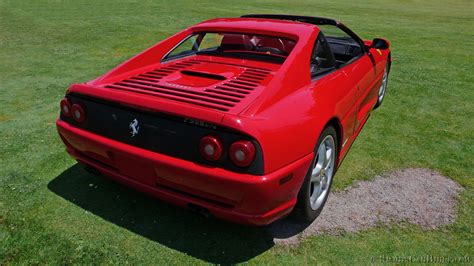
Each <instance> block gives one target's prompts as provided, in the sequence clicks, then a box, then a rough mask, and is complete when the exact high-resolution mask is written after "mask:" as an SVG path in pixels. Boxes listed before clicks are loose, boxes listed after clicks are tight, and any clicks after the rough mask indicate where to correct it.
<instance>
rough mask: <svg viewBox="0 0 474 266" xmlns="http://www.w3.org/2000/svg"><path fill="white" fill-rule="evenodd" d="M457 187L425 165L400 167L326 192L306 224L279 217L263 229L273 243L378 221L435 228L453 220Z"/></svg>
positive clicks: (349, 229) (350, 229) (360, 227)
mask: <svg viewBox="0 0 474 266" xmlns="http://www.w3.org/2000/svg"><path fill="white" fill-rule="evenodd" d="M336 178H337V177H336ZM461 190H462V187H461V186H460V185H459V184H458V183H456V182H455V181H453V180H451V179H450V178H448V177H445V176H443V175H440V174H439V173H437V172H434V171H431V170H428V169H405V170H400V171H396V172H393V173H391V174H389V175H387V176H377V177H375V179H374V180H372V181H360V182H358V183H356V184H355V185H354V186H353V187H350V188H348V189H346V190H344V191H341V192H336V193H331V194H330V196H329V199H328V202H327V203H326V206H325V207H324V209H323V212H322V213H321V215H320V216H319V217H318V218H317V219H316V220H315V221H314V222H313V223H312V224H310V225H308V224H298V223H295V222H294V221H291V219H284V220H281V221H278V222H276V223H274V224H272V225H270V226H269V227H268V233H269V234H271V235H272V236H273V238H274V240H275V242H276V243H280V244H296V243H298V242H299V240H300V239H302V238H305V237H307V236H311V235H316V234H321V233H336V232H340V231H347V232H357V231H360V230H364V229H367V228H370V227H373V226H375V225H377V224H380V223H383V224H389V223H396V222H409V223H413V224H417V225H420V226H422V227H423V228H428V229H430V228H436V227H438V226H441V225H445V224H449V223H452V222H454V220H455V218H456V204H457V200H458V195H459V192H460V191H461Z"/></svg>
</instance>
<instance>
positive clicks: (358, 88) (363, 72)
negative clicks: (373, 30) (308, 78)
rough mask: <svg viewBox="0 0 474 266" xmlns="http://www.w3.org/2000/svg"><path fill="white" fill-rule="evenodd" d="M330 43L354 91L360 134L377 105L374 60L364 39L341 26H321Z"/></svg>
mask: <svg viewBox="0 0 474 266" xmlns="http://www.w3.org/2000/svg"><path fill="white" fill-rule="evenodd" d="M319 27H320V29H321V31H322V32H323V34H324V35H325V36H326V39H327V41H328V43H329V47H330V49H331V52H332V53H333V56H334V58H335V59H336V64H337V67H338V68H339V69H340V70H341V71H343V72H344V73H345V74H346V75H347V78H348V79H349V82H348V83H347V86H349V87H350V88H351V91H352V92H353V94H351V95H353V97H354V101H353V102H352V104H353V108H354V109H355V110H352V111H354V112H355V116H354V118H355V121H354V132H357V131H358V130H359V129H360V127H361V126H362V125H363V123H364V121H365V120H366V119H367V116H368V115H369V113H370V110H371V109H372V107H373V105H374V104H375V102H374V98H375V97H374V95H373V91H374V90H373V88H374V82H373V81H374V78H375V74H376V73H375V70H376V68H375V61H374V60H373V58H371V57H370V56H369V55H368V54H367V53H366V52H365V48H364V43H363V42H362V40H361V39H360V38H359V37H358V36H357V35H356V34H355V33H353V32H352V31H351V30H349V29H348V28H347V27H345V26H344V25H342V24H337V25H320V26H319Z"/></svg>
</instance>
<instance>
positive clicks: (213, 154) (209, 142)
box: [199, 136, 223, 161]
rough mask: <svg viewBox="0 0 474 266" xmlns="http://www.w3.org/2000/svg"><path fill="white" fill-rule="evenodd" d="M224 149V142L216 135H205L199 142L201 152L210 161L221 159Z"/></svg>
mask: <svg viewBox="0 0 474 266" xmlns="http://www.w3.org/2000/svg"><path fill="white" fill-rule="evenodd" d="M222 151H223V149H222V142H221V141H220V140H219V138H217V137H215V136H205V137H204V138H202V139H201V141H200V142H199V153H201V156H202V157H204V159H206V160H208V161H217V160H219V158H220V157H221V155H222Z"/></svg>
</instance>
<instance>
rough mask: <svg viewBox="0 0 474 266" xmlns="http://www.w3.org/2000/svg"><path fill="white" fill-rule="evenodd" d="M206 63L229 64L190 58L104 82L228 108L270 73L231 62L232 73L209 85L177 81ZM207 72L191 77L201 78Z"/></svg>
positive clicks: (130, 89) (112, 85) (224, 108)
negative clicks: (185, 83)
mask: <svg viewBox="0 0 474 266" xmlns="http://www.w3.org/2000/svg"><path fill="white" fill-rule="evenodd" d="M206 64H207V65H210V64H213V65H216V64H222V65H226V66H227V67H229V66H228V65H227V64H225V63H216V62H210V61H206V60H197V59H191V60H186V61H180V62H177V63H171V64H168V65H165V66H162V67H160V68H157V69H153V70H151V71H147V72H144V73H141V74H138V75H134V76H132V77H129V78H127V79H124V80H121V81H118V82H114V83H111V84H105V86H104V87H105V88H110V89H117V90H123V91H128V92H134V93H141V94H147V95H151V96H156V97H161V98H165V99H169V100H174V101H179V102H184V103H188V104H193V105H199V106H202V107H206V108H211V109H215V110H219V111H223V112H227V111H229V110H231V109H232V108H234V107H235V106H237V105H238V104H239V103H241V102H243V101H245V100H246V99H247V98H248V96H249V95H251V94H252V93H254V92H255V91H256V90H260V89H263V87H264V86H263V85H262V84H263V82H264V81H265V80H266V79H267V78H269V77H270V76H271V75H272V72H271V70H267V69H262V68H251V67H243V66H232V67H233V68H234V69H235V74H234V75H232V76H231V77H227V78H223V80H217V79H215V78H214V79H213V81H214V82H215V84H212V85H210V86H195V85H193V86H191V85H182V84H180V83H179V82H177V80H179V79H180V78H183V76H187V77H184V78H188V79H189V76H190V75H189V73H188V72H196V68H198V66H199V65H203V66H202V67H203V69H206V68H205V65H206ZM181 71H183V72H181ZM185 74H186V75H185ZM219 74H220V73H208V74H206V75H207V76H209V77H212V76H217V75H219ZM206 75H202V76H203V77H192V78H201V79H203V78H205V77H206Z"/></svg>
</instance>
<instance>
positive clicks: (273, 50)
mask: <svg viewBox="0 0 474 266" xmlns="http://www.w3.org/2000/svg"><path fill="white" fill-rule="evenodd" d="M261 42H262V40H259V42H258V43H257V44H256V45H255V50H256V51H258V52H264V53H265V52H270V53H272V54H278V55H285V54H286V52H285V51H286V49H285V48H286V47H285V44H284V43H283V41H282V39H280V38H278V43H279V46H280V47H267V46H259V45H260V43H261Z"/></svg>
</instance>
